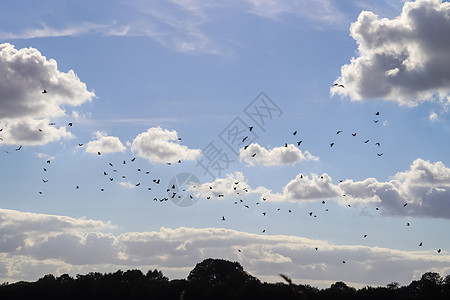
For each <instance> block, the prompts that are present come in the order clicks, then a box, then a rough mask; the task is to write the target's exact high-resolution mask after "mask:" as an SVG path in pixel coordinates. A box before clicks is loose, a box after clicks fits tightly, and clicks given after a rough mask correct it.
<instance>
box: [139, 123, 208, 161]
mask: <svg viewBox="0 0 450 300" xmlns="http://www.w3.org/2000/svg"><path fill="white" fill-rule="evenodd" d="M178 141H179V138H178V134H177V132H176V131H175V130H172V131H170V130H167V129H162V128H161V127H152V128H150V129H148V130H147V131H146V132H143V133H140V134H139V135H138V136H137V137H136V138H135V139H134V140H133V143H132V145H131V150H132V151H133V152H134V153H136V154H137V155H138V156H140V157H142V158H146V159H147V160H148V161H149V162H151V163H169V162H170V163H173V162H177V161H178V160H196V159H197V158H198V157H199V156H200V155H201V150H199V149H189V148H188V147H187V146H184V145H180V144H179V143H178Z"/></svg>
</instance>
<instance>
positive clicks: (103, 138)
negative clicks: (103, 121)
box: [85, 131, 127, 154]
mask: <svg viewBox="0 0 450 300" xmlns="http://www.w3.org/2000/svg"><path fill="white" fill-rule="evenodd" d="M94 135H95V137H96V140H94V141H90V142H89V143H87V144H86V150H85V151H86V152H87V153H95V154H97V153H98V152H100V153H101V154H107V153H116V152H124V151H125V150H126V149H127V147H125V146H124V145H123V144H122V142H121V141H120V139H119V138H118V137H115V136H107V135H106V133H104V132H101V131H96V132H95V133H94Z"/></svg>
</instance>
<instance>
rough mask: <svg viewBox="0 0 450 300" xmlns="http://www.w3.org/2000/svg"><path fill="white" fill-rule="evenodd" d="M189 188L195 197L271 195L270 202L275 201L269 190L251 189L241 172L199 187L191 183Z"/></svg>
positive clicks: (215, 197)
mask: <svg viewBox="0 0 450 300" xmlns="http://www.w3.org/2000/svg"><path fill="white" fill-rule="evenodd" d="M189 188H190V190H191V191H192V192H193V193H194V194H195V196H196V197H204V198H212V199H221V198H226V197H230V196H238V195H240V196H241V197H244V196H248V195H260V197H265V196H267V195H271V196H272V199H271V200H272V201H275V198H277V196H274V194H272V191H271V190H269V189H267V188H265V187H262V186H259V187H256V188H252V187H251V186H250V185H249V184H248V183H247V181H246V179H245V177H244V174H242V172H235V173H234V174H227V175H226V176H225V178H216V179H214V181H212V182H207V183H203V184H200V185H198V184H196V183H193V184H191V186H190V187H189Z"/></svg>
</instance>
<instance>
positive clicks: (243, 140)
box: [241, 135, 248, 143]
mask: <svg viewBox="0 0 450 300" xmlns="http://www.w3.org/2000/svg"><path fill="white" fill-rule="evenodd" d="M246 139H248V135H247V136H246V137H245V138H243V139H242V142H241V143H243V142H245V140H246Z"/></svg>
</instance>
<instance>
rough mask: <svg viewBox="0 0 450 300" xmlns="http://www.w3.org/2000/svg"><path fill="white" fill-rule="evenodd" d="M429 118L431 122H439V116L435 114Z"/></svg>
mask: <svg viewBox="0 0 450 300" xmlns="http://www.w3.org/2000/svg"><path fill="white" fill-rule="evenodd" d="M428 118H429V119H430V121H431V122H436V121H437V120H439V116H438V114H437V113H435V112H432V113H431V114H430V116H429V117H428Z"/></svg>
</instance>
